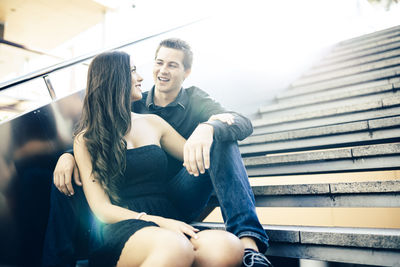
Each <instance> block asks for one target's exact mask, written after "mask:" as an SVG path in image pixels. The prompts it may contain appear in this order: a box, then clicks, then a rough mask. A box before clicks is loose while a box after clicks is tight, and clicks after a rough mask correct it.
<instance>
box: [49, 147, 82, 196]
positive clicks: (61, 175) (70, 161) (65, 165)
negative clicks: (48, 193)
mask: <svg viewBox="0 0 400 267" xmlns="http://www.w3.org/2000/svg"><path fill="white" fill-rule="evenodd" d="M53 175H54V178H53V179H54V185H55V186H56V187H57V189H58V190H60V192H62V193H64V194H65V195H67V196H72V195H73V194H74V188H73V186H72V183H71V178H72V175H73V176H74V181H75V184H77V185H79V186H82V182H81V178H80V176H79V171H78V167H77V166H76V163H75V158H74V156H73V155H71V154H69V153H64V154H62V155H61V157H60V158H59V159H58V161H57V165H56V167H55V169H54V173H53Z"/></svg>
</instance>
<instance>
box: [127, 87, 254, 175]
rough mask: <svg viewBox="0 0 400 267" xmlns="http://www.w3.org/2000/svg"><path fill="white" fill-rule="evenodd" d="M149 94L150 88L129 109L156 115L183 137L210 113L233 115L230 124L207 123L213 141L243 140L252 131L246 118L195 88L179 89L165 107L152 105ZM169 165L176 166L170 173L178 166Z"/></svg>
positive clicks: (190, 132)
mask: <svg viewBox="0 0 400 267" xmlns="http://www.w3.org/2000/svg"><path fill="white" fill-rule="evenodd" d="M153 95H154V87H153V88H152V89H151V90H150V91H149V92H144V93H143V98H142V99H141V100H140V101H136V102H134V103H133V104H132V110H133V111H134V112H136V113H142V114H156V115H158V116H160V117H161V118H163V119H164V120H165V121H167V122H168V123H169V124H170V125H171V126H172V127H173V128H174V129H175V130H176V131H177V132H178V133H180V134H181V135H182V136H183V137H184V138H186V139H187V138H189V136H190V135H191V134H192V133H193V131H194V130H195V129H196V127H197V125H198V124H199V123H201V122H205V121H207V120H208V119H209V118H210V117H211V116H212V115H214V114H220V113H227V112H228V113H231V114H232V115H234V123H233V124H232V125H228V124H226V123H223V122H221V121H213V122H211V123H210V124H212V126H213V127H214V140H215V141H220V142H223V141H237V140H243V139H244V138H246V137H247V136H249V135H250V134H251V133H252V132H253V126H252V124H251V121H250V120H249V119H248V118H246V117H244V116H243V115H240V114H238V113H236V112H232V111H227V110H226V109H225V108H223V107H222V106H221V104H219V103H218V102H217V101H215V100H214V99H212V98H211V97H210V96H209V95H208V94H207V93H206V92H204V91H203V90H201V89H199V88H197V87H194V86H192V87H190V88H186V89H183V88H182V89H181V91H180V92H179V94H178V96H177V97H176V99H175V100H174V101H173V102H172V103H170V104H168V105H167V106H165V107H160V106H157V105H155V104H154V100H153ZM170 163H171V162H170ZM173 165H176V166H175V167H174V168H173V169H175V168H176V169H175V171H173V172H176V171H177V169H178V168H182V163H180V162H179V163H178V162H176V163H175V164H173ZM171 171H172V170H171Z"/></svg>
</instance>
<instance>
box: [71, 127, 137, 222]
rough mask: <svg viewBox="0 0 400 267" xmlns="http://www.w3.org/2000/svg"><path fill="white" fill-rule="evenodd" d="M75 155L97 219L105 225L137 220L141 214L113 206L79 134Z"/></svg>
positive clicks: (86, 192)
mask: <svg viewBox="0 0 400 267" xmlns="http://www.w3.org/2000/svg"><path fill="white" fill-rule="evenodd" d="M74 154H75V160H76V163H77V165H78V169H79V173H80V176H81V181H82V184H83V192H84V193H85V196H86V199H87V201H88V203H89V206H90V209H91V210H92V211H93V213H94V214H95V215H96V217H97V218H98V219H99V220H100V221H102V222H104V223H116V222H119V221H122V220H127V219H135V218H137V216H138V214H139V213H137V212H134V211H131V210H129V209H125V208H122V207H119V206H116V205H114V204H112V203H111V201H110V198H109V197H108V195H107V193H106V192H105V191H104V189H103V187H102V186H101V184H100V183H99V181H97V180H96V179H95V178H94V177H93V174H92V162H91V158H90V154H89V152H88V150H87V148H86V145H85V141H84V140H83V137H82V134H79V135H78V136H77V137H76V138H75V140H74Z"/></svg>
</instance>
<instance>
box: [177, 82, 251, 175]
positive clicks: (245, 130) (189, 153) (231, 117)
mask: <svg viewBox="0 0 400 267" xmlns="http://www.w3.org/2000/svg"><path fill="white" fill-rule="evenodd" d="M194 90H196V92H195V95H193V96H192V97H193V98H192V105H196V107H197V108H196V111H197V114H195V115H196V116H197V119H198V121H200V122H203V123H200V124H199V125H198V126H197V127H196V129H195V130H194V131H193V133H192V134H191V135H190V137H189V138H188V139H187V142H186V144H185V147H184V166H185V167H186V169H187V170H188V172H189V173H190V174H193V175H195V176H198V175H199V173H204V172H205V170H206V169H208V168H209V166H208V164H206V161H207V160H206V159H209V157H210V151H211V145H212V142H213V140H216V141H221V142H223V141H237V140H243V139H244V138H246V137H247V136H249V135H250V134H251V133H252V132H253V126H252V124H251V122H250V120H249V119H247V118H246V117H244V116H242V115H240V114H238V113H235V112H228V111H226V110H225V109H224V108H223V107H222V106H221V105H220V104H219V103H218V102H216V101H215V100H214V99H212V98H211V97H210V96H209V95H208V94H207V93H205V92H203V91H201V90H200V89H197V88H196V89H194Z"/></svg>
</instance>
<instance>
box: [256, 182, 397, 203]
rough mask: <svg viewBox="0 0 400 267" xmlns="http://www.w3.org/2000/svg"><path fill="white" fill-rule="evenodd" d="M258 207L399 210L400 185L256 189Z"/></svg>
mask: <svg viewBox="0 0 400 267" xmlns="http://www.w3.org/2000/svg"><path fill="white" fill-rule="evenodd" d="M252 189H253V192H254V195H255V198H256V205H257V206H258V207H372V208H373V207H399V206H400V194H399V192H400V181H399V180H397V181H370V182H357V183H334V182H332V183H326V184H293V185H290V184H289V185H268V186H253V187H252Z"/></svg>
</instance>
